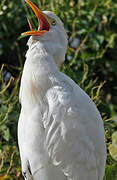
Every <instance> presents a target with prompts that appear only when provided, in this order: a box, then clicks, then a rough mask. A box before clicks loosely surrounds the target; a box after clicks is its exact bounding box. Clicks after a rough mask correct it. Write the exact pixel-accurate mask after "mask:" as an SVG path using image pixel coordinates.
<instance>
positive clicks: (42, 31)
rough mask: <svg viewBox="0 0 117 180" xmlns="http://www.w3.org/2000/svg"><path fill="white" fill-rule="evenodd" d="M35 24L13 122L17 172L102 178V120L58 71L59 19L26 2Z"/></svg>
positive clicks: (43, 179) (55, 178)
mask: <svg viewBox="0 0 117 180" xmlns="http://www.w3.org/2000/svg"><path fill="white" fill-rule="evenodd" d="M26 2H27V3H28V4H29V6H30V7H31V8H32V9H33V11H34V13H35V14H36V16H37V19H38V21H39V29H38V30H37V31H34V30H33V28H32V26H31V24H30V22H29V25H30V28H31V31H29V32H25V33H23V35H32V36H31V37H30V39H29V41H28V46H29V49H28V51H27V54H26V62H25V65H24V69H23V74H22V79H21V87H20V102H21V106H22V107H21V113H20V117H19V123H18V143H19V149H20V156H21V164H22V172H23V174H24V177H25V179H27V180H31V179H33V180H103V176H104V171H105V162H106V145H105V135H104V127H103V121H102V118H101V116H100V113H99V111H98V109H97V108H96V106H95V104H94V103H93V102H92V100H91V99H90V97H89V96H88V95H87V94H86V93H85V92H84V91H83V90H82V89H81V88H80V87H79V86H78V85H77V84H76V83H75V82H74V81H73V80H72V79H70V78H69V77H68V76H66V75H65V74H63V73H62V72H60V71H59V68H58V66H59V65H60V64H62V63H63V62H64V59H65V53H66V49H67V35H66V32H65V30H64V26H63V23H62V22H61V20H60V19H59V18H58V17H57V16H56V15H55V14H54V13H52V12H50V11H44V12H42V11H41V10H39V9H38V8H37V7H36V6H35V5H34V4H33V3H32V2H31V1H29V0H26Z"/></svg>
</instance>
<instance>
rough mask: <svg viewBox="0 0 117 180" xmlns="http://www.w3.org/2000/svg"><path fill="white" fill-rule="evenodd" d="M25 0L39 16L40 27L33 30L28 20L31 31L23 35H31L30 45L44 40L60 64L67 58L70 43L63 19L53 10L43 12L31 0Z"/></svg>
mask: <svg viewBox="0 0 117 180" xmlns="http://www.w3.org/2000/svg"><path fill="white" fill-rule="evenodd" d="M25 1H26V2H27V3H28V4H29V6H30V7H31V8H32V10H33V11H34V13H35V15H36V16H37V19H38V23H39V27H38V29H37V30H33V28H32V26H31V23H30V21H29V20H28V22H29V26H30V29H31V31H28V32H25V33H22V35H23V36H30V35H31V37H30V39H29V42H28V45H29V46H30V45H31V43H32V42H38V41H39V42H43V43H44V46H45V48H46V49H47V50H48V51H49V52H50V53H51V54H52V55H53V56H54V59H55V61H56V63H57V64H58V65H60V64H61V63H62V62H63V61H64V59H65V53H66V49H67V43H68V40H67V34H66V32H65V29H64V25H63V23H62V21H61V20H60V18H59V17H57V16H56V15H55V14H54V13H53V12H51V11H43V12H42V11H41V10H39V9H38V8H37V7H36V6H35V5H34V4H33V3H32V2H31V1H30V0H25ZM58 57H59V58H58Z"/></svg>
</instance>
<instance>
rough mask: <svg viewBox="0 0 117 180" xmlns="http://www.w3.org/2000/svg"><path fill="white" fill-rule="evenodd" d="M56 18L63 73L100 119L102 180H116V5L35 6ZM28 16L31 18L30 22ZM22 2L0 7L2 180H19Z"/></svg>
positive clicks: (95, 0) (4, 1)
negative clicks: (63, 39)
mask: <svg viewBox="0 0 117 180" xmlns="http://www.w3.org/2000/svg"><path fill="white" fill-rule="evenodd" d="M33 2H35V3H36V4H37V5H38V6H39V7H40V9H41V10H51V11H53V12H55V13H56V14H57V15H58V16H59V17H60V18H61V19H62V21H63V22H64V25H65V29H66V31H67V33H68V37H69V45H68V51H67V55H66V61H65V63H64V65H63V66H62V68H61V71H63V72H65V73H66V74H67V75H68V76H70V77H71V78H72V79H74V80H75V82H76V83H77V84H78V85H80V86H81V87H82V88H83V89H84V90H85V91H86V92H87V93H88V94H89V96H90V97H91V98H92V99H93V101H94V102H95V103H96V105H97V106H98V109H99V111H100V113H101V115H102V118H103V120H104V126H105V135H106V143H107V153H108V157H107V166H106V175H105V180H117V0H56V1H55V0H33ZM29 12H30V14H31V17H30V16H29ZM26 17H28V18H30V20H31V22H32V24H33V25H34V26H36V23H35V22H36V19H35V17H34V15H33V13H32V11H30V9H29V8H27V6H26V5H25V3H24V2H23V1H21V0H18V1H16V0H10V1H8V0H1V1H0V180H2V179H5V180H16V179H18V180H21V179H23V178H22V175H21V167H20V158H19V152H18V147H17V122H18V116H19V112H20V104H19V102H18V93H19V86H20V78H21V74H22V69H23V64H24V61H25V53H26V51H27V46H26V42H27V40H28V38H23V39H20V38H19V37H20V34H21V33H22V32H24V31H27V30H28V28H29V27H28V23H27V19H26Z"/></svg>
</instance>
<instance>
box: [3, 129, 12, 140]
mask: <svg viewBox="0 0 117 180" xmlns="http://www.w3.org/2000/svg"><path fill="white" fill-rule="evenodd" d="M3 138H4V139H5V140H6V141H9V138H10V132H9V129H8V128H7V129H6V130H4V135H3Z"/></svg>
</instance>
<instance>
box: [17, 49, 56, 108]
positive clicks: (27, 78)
mask: <svg viewBox="0 0 117 180" xmlns="http://www.w3.org/2000/svg"><path fill="white" fill-rule="evenodd" d="M26 57H27V58H26V62H25V65H24V69H23V75H22V79H21V88H20V101H21V104H22V105H23V106H25V105H27V104H29V105H30V106H31V105H34V104H35V103H38V101H40V100H41V99H42V98H43V96H44V95H45V93H46V92H47V90H48V89H49V88H50V87H51V86H52V82H51V77H55V76H56V74H57V73H59V70H58V67H57V65H56V63H55V62H54V59H53V57H52V56H51V55H50V54H49V53H48V52H47V51H46V49H44V48H42V47H39V46H34V47H33V46H32V47H31V48H29V50H28V52H27V55H26Z"/></svg>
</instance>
